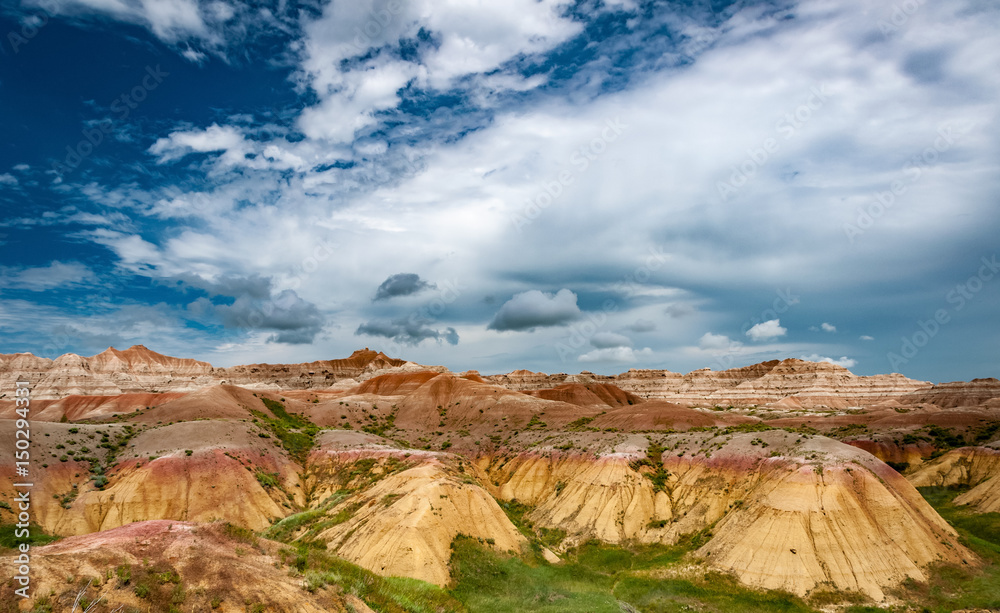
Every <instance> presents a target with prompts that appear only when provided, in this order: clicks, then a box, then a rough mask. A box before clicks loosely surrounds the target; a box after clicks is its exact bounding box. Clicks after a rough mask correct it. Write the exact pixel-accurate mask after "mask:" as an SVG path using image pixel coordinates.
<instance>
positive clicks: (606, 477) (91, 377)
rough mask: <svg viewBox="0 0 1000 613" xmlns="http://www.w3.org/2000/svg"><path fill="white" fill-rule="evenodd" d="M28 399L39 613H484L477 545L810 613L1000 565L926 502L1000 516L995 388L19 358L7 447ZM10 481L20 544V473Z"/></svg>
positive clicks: (5, 418)
mask: <svg viewBox="0 0 1000 613" xmlns="http://www.w3.org/2000/svg"><path fill="white" fill-rule="evenodd" d="M16 381H27V382H29V385H30V389H31V395H32V412H31V416H32V431H31V432H32V442H31V453H32V462H33V471H34V473H33V474H32V478H33V482H34V484H35V486H34V489H33V491H32V498H33V505H32V513H33V516H32V521H33V522H34V523H36V524H37V525H38V527H39V528H40V529H41V530H44V532H45V533H46V534H50V535H59V536H60V537H62V538H60V539H59V540H57V541H55V542H54V543H52V544H49V545H45V546H40V545H36V546H35V547H33V549H32V551H33V567H32V568H33V573H34V576H35V579H34V580H35V588H36V589H35V592H34V594H36V596H35V597H34V598H33V599H32V600H31V601H28V602H26V603H24V606H22V607H21V609H20V610H29V609H31V608H32V607H35V608H36V610H67V611H68V610H71V608H72V604H73V601H74V598H75V597H76V596H77V595H79V594H84V595H85V597H86V598H89V599H90V600H91V601H93V600H95V599H97V598H103V601H102V602H103V603H104V604H103V605H101V606H103V607H106V608H104V609H95V610H109V611H110V610H115V607H119V606H121V607H122V609H121V610H141V611H146V610H163V611H167V610H183V611H188V610H192V611H193V610H210V609H211V610H221V611H244V610H259V611H264V610H275V611H325V610H333V611H365V610H376V611H409V610H413V611H417V610H436V611H451V610H454V611H465V610H478V609H475V608H474V607H473V605H471V604H470V602H471V601H463V600H462V599H461V598H460V596H461V594H463V593H464V592H462V584H461V582H459V581H458V580H457V579H456V575H455V572H456V566H455V564H456V560H460V559H461V558H460V556H459V554H458V553H457V552H458V551H459V550H462V547H456V544H458V543H469V542H471V543H472V546H475V547H479V548H481V549H482V550H483V551H484V553H483V554H482V555H491V556H498V558H497V559H501V560H507V559H509V558H510V556H513V557H515V558H516V557H518V556H521V557H522V559H525V560H528V561H529V562H530V564H529V566H530V565H535V566H538V565H543V566H544V565H552V566H553V567H558V566H560V565H565V564H572V563H575V562H574V560H577V559H578V557H579V552H580V551H583V549H584V548H586V547H594V546H601V547H609V548H612V550H614V551H618V550H622V551H640V550H641V551H646V550H656V549H655V548H662V549H663V550H664V551H683V552H684V553H683V558H682V562H681V563H678V564H675V565H673V566H670V567H669V568H667V567H664V568H653V569H650V570H648V571H643V572H646V574H645V575H642V580H644V581H647V582H648V581H650V580H652V579H656V578H657V577H661V578H662V580H663V581H668V580H674V579H669V578H670V577H674V578H676V577H678V576H679V577H695V578H699V577H704V576H707V575H706V573H720V575H719V576H725V577H728V578H730V579H731V580H732V581H733V582H734V584H735V585H739V586H743V587H742V588H740V589H744V588H746V589H750V590H780V591H781V592H782V593H785V594H790V596H788V597H789V598H796V597H797V598H802V599H805V600H801V601H799V600H797V601H796V602H807V603H808V602H812V603H816V602H819V601H817V600H816V599H817V598H819V597H820V596H823V597H824V598H826V599H827V601H830V602H840V601H843V602H848V603H849V602H855V601H859V602H861V601H864V602H869V603H870V604H878V603H881V604H894V603H895V604H899V603H901V602H903V601H904V600H905V593H912V590H911V592H905V589H908V588H907V586H910V588H912V586H914V585H917V586H920V585H929V584H930V582H933V581H934V580H935V576H936V574H937V570H939V569H941V568H955V569H960V570H961V572H965V573H971V575H975V576H978V575H976V574H977V573H980V574H981V573H988V572H991V571H990V570H989V569H990V568H992V565H993V562H992V561H991V560H988V559H984V557H983V556H982V555H980V554H979V553H977V551H976V550H973V549H972V548H970V545H969V543H968V542H967V540H966V539H965V538H964V537H963V536H962V535H960V533H959V532H957V531H956V529H955V528H954V527H953V526H952V525H950V524H949V522H947V521H945V519H943V518H942V516H941V515H939V514H938V512H937V511H936V510H935V508H934V507H932V506H931V504H929V503H928V502H927V501H925V499H924V497H923V496H921V492H920V491H918V489H916V488H918V487H919V488H924V487H926V488H932V489H933V488H938V489H936V490H934V491H938V490H941V489H942V488H952V489H953V490H954V491H956V492H959V491H960V492H961V493H960V494H959V495H958V496H957V497H956V498H954V500H953V504H954V505H955V508H959V507H960V508H961V510H962V512H963V513H978V514H989V513H997V512H1000V442H998V439H1000V381H997V380H996V379H978V380H974V381H971V382H956V383H945V384H938V385H934V384H931V383H929V382H924V381H914V380H911V379H907V378H905V377H903V376H902V375H898V374H895V375H879V376H872V377H859V376H855V375H854V374H852V373H851V372H849V371H848V370H846V369H844V368H841V367H839V366H835V365H832V364H827V363H813V362H804V361H801V360H793V359H790V360H783V361H771V362H765V363H762V364H757V365H753V366H748V367H745V368H737V369H732V370H727V371H721V372H715V371H711V370H707V369H705V370H697V371H694V372H691V373H688V374H686V375H681V374H678V373H672V372H669V371H661V370H630V371H628V372H625V373H622V374H620V375H617V376H601V375H595V374H593V373H587V372H584V373H580V374H576V375H568V374H557V375H547V374H543V373H533V372H529V371H515V372H512V373H508V374H499V375H489V376H482V375H480V374H479V373H477V372H475V371H467V372H464V373H454V372H450V371H448V370H447V369H445V368H442V367H426V366H421V365H418V364H414V363H412V362H407V361H405V360H401V359H394V358H390V357H388V356H386V355H384V354H382V353H377V352H374V351H369V350H367V349H366V350H363V351H357V352H355V353H354V354H353V355H351V356H350V357H348V358H346V359H337V360H327V361H319V362H311V363H306V364H289V365H270V364H253V365H247V366H236V367H232V368H214V367H212V366H211V365H210V364H208V363H205V362H199V361H196V360H190V359H180V358H172V357H168V356H164V355H161V354H158V353H156V352H154V351H151V350H149V349H147V348H145V347H142V346H135V347H131V348H129V349H127V350H124V351H119V350H116V349H108V350H107V351H105V352H103V353H100V354H98V355H96V356H93V357H81V356H77V355H73V354H67V355H64V356H61V357H59V358H57V359H55V360H49V359H44V358H37V357H35V356H32V355H31V354H13V355H0V394H2V395H0V442H2V444H3V446H4V447H3V448H4V449H13V448H14V446H15V442H16V441H15V421H14V420H15V419H16V414H15V411H14V409H15V406H14V401H13V390H14V388H15V382H16ZM0 470H3V471H5V473H6V474H5V477H9V478H8V479H5V480H4V481H3V482H2V483H0V488H2V489H0V501H3V502H4V504H3V505H0V520H2V522H3V523H4V524H6V525H10V524H12V523H14V522H15V521H16V520H15V515H14V511H13V507H12V504H13V502H14V496H15V494H14V489H13V487H12V486H11V484H12V483H13V479H14V474H13V466H12V463H10V462H7V463H5V464H4V465H3V466H2V467H0ZM983 517H987V516H986V515H984V516H983ZM595 543H597V545H595ZM601 544H603V545H601ZM997 547H1000V545H997ZM614 548H618V549H614ZM642 548H647V549H642ZM649 548H653V549H649ZM10 557H13V554H12V553H11V554H10ZM491 559H492V558H491ZM497 563H498V564H499V562H497ZM508 563H509V562H508ZM498 572H499V571H498ZM956 572H958V571H956ZM501 574H502V573H501ZM971 575H970V576H971ZM498 576H499V575H498ZM393 577H405V578H409V579H410V580H419V581H420V582H423V583H418V582H412V581H411V582H410V583H400V582H401V581H402V580H400V579H392V578H393ZM85 578H89V580H90V583H89V584H88V583H87V581H84V580H83V579H85ZM156 578H159V579H156ZM164 578H166V579H164ZM651 578H652V579H651ZM95 579H96V582H95V581H94V580H95ZM657 580H660V579H657ZM691 580H692V581H694V580H696V579H694V578H692V579H691ZM697 580H701V579H697ZM650 585H653V586H654V587H653V588H650V589H652V590H654V591H655V589H657V588H655V585H656V584H655V582H654V583H653V584H650ZM434 586H437V587H434ZM438 588H443V589H438ZM4 589H6V590H8V591H10V590H12V589H13V588H12V586H11V584H7V585H6V586H5V588H4ZM900 590H903V591H902V592H901V591H900ZM553 593H554V592H553ZM831 595H832V596H831ZM559 597H560V598H566V596H564V595H563V596H559ZM551 598H555V596H551V594H550V600H551ZM831 598H832V600H830V599H831ZM838 598H839V599H840V600H838ZM901 598H902V599H904V600H900V599H901ZM615 599H617V601H616V600H615ZM810 599H812V600H810ZM852 599H854V600H852ZM857 599H860V600H857ZM0 600H4V601H5V602H14V601H13V600H12V595H11V594H10V593H5V594H3V595H0ZM827 601H824V603H825V602H827ZM420 602H423V603H433V606H428V608H421V607H422V606H423V605H420V606H418V605H416V604H413V603H420ZM546 602H548V601H546ZM552 602H555V601H552ZM611 602H612V604H615V606H616V607H620V610H624V611H629V610H635V611H639V610H642V611H645V610H647V609H644V608H642V607H641V606H639V605H637V604H635V603H629V602H628V601H626V600H625V597H624V596H622V597H619V595H618V593H617V592H616V593H615V595H614V598H613V599H611ZM651 602H652V601H651ZM46 603H48V604H46ZM407 603H410V604H407ZM661 604H662V603H661ZM45 606H54V608H49V609H45V608H44V607H45ZM545 606H549V605H544V606H543V605H542V604H539V605H538V608H537V610H567V611H568V610H575V609H573V608H566V607H564V608H561V609H560V608H553V609H548V608H545ZM552 606H557V605H552ZM657 606H660V605H657ZM802 606H806V605H802ZM25 607H27V608H25ZM39 607H40V608H39ZM629 607H630V608H629ZM4 610H18V609H17V608H16V607H15V608H9V607H8V609H4ZM80 610H83V609H82V608H81V609H80ZM579 610H590V609H579ZM648 610H650V611H654V610H674V609H672V608H663V607H662V606H661V608H656V607H654V606H652V605H651V606H650V608H648ZM707 610H717V609H713V608H708V609H707ZM802 610H809V609H802Z"/></svg>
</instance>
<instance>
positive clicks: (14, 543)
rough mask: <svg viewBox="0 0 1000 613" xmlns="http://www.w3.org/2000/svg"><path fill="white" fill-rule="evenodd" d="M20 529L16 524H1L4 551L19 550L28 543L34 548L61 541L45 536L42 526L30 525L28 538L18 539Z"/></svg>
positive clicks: (0, 540) (1, 541)
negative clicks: (19, 547) (22, 544)
mask: <svg viewBox="0 0 1000 613" xmlns="http://www.w3.org/2000/svg"><path fill="white" fill-rule="evenodd" d="M17 531H18V528H17V526H16V525H15V524H0V547H2V548H4V549H17V547H18V545H20V544H21V543H27V544H29V545H31V546H32V547H38V546H41V545H47V544H49V543H51V542H52V541H57V540H59V538H60V537H58V536H53V535H51V534H45V532H44V531H43V530H42V528H41V526H39V525H37V524H29V526H28V537H27V538H18V537H17V536H16V534H17Z"/></svg>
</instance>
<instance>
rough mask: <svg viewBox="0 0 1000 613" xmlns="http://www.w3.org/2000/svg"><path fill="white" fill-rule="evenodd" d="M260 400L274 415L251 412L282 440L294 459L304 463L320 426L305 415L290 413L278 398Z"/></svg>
mask: <svg viewBox="0 0 1000 613" xmlns="http://www.w3.org/2000/svg"><path fill="white" fill-rule="evenodd" d="M260 400H261V402H263V403H264V406H265V407H267V409H268V410H269V411H271V414H272V415H274V417H268V416H267V415H265V414H264V413H263V412H261V411H254V410H251V411H250V412H251V413H252V414H253V416H254V417H256V418H257V421H259V422H261V423H263V425H264V426H266V427H267V429H268V430H270V431H271V433H272V434H273V435H274V436H275V437H276V438H277V439H278V440H279V441H281V446H282V447H284V448H285V451H287V452H288V454H289V455H290V456H291V457H292V459H294V460H295V461H296V462H298V463H299V464H303V465H304V464H305V463H306V460H307V459H308V457H309V451H310V450H312V448H313V444H314V439H315V438H316V434H317V433H318V432H319V426H317V425H316V424H314V423H312V422H311V421H309V420H308V419H306V418H305V416H303V415H297V414H292V413H289V412H288V411H287V410H285V405H284V404H282V403H280V402H278V401H277V400H271V399H270V398H261V399H260Z"/></svg>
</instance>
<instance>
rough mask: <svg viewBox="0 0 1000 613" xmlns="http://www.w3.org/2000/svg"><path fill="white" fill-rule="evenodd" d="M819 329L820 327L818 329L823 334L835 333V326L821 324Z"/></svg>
mask: <svg viewBox="0 0 1000 613" xmlns="http://www.w3.org/2000/svg"><path fill="white" fill-rule="evenodd" d="M819 327H820V329H822V330H823V332H831V333H832V332H836V331H837V326H834V325H833V324H828V323H826V322H823V323H822V324H820V326H819Z"/></svg>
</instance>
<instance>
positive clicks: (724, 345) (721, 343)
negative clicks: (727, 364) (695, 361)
mask: <svg viewBox="0 0 1000 613" xmlns="http://www.w3.org/2000/svg"><path fill="white" fill-rule="evenodd" d="M698 346H699V347H701V348H702V349H709V350H724V349H730V348H732V347H739V346H741V343H738V342H736V341H733V340H731V339H730V338H729V337H728V336H726V335H724V334H712V333H711V332H706V333H705V334H704V335H702V337H701V338H700V339H698Z"/></svg>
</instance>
